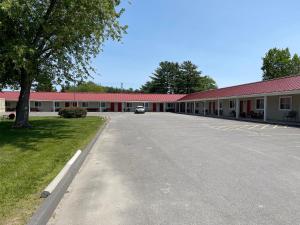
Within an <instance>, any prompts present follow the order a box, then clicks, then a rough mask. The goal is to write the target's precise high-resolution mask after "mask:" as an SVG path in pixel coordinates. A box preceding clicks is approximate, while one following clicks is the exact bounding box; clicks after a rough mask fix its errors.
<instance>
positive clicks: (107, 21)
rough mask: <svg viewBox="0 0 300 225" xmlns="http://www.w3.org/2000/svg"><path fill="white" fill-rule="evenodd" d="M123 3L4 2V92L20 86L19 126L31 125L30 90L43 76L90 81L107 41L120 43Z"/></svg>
mask: <svg viewBox="0 0 300 225" xmlns="http://www.w3.org/2000/svg"><path fill="white" fill-rule="evenodd" d="M119 4H120V0H43V1H40V0H13V1H12V0H2V1H0V84H1V87H0V88H5V87H8V86H10V87H12V88H20V97H19V101H18V104H17V109H16V113H17V116H16V121H15V127H27V126H29V124H28V116H29V107H28V105H29V96H30V89H31V87H32V84H33V83H34V82H37V81H38V80H41V79H43V78H46V79H49V80H55V81H57V83H61V82H64V81H66V80H69V81H70V80H76V79H85V78H87V77H88V76H90V71H93V68H92V67H91V66H90V59H91V57H95V56H96V55H97V54H98V53H99V52H100V51H101V46H102V44H103V42H104V41H105V40H107V39H110V38H111V39H113V40H117V41H119V40H120V39H121V37H122V35H123V34H124V32H125V30H126V27H125V26H122V25H120V23H119V17H120V16H121V14H122V12H123V9H120V10H117V9H116V7H118V5H119Z"/></svg>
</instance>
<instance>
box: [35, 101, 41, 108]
mask: <svg viewBox="0 0 300 225" xmlns="http://www.w3.org/2000/svg"><path fill="white" fill-rule="evenodd" d="M34 107H35V108H40V107H42V103H41V102H34Z"/></svg>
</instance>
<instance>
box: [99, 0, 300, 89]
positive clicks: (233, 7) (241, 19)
mask: <svg viewBox="0 0 300 225" xmlns="http://www.w3.org/2000/svg"><path fill="white" fill-rule="evenodd" d="M122 5H123V7H124V8H125V9H126V12H125V13H124V15H123V17H122V19H121V21H122V23H123V24H127V25H128V26H129V28H128V34H126V35H125V36H124V38H123V40H122V43H116V42H112V41H108V42H106V43H105V46H104V49H103V50H104V51H103V52H102V53H101V54H100V55H99V56H98V57H97V58H96V59H95V60H94V63H93V64H94V66H95V68H96V69H97V72H98V75H95V77H94V81H95V82H96V83H101V84H103V85H109V86H116V87H120V85H121V83H123V84H124V87H125V88H129V87H132V88H139V87H140V86H141V85H142V84H143V83H145V82H146V81H147V80H148V79H149V75H151V73H152V72H153V71H154V70H155V69H156V68H157V66H158V64H159V62H160V61H163V60H168V61H177V62H182V61H184V60H191V61H192V62H193V63H195V64H196V65H198V67H199V69H200V70H201V71H202V72H203V74H205V75H210V76H211V77H212V78H214V79H215V80H216V82H217V84H218V86H219V87H225V86H231V85H235V84H241V83H247V82H253V81H258V80H261V74H262V72H261V70H260V68H261V64H262V59H261V58H262V57H263V56H264V54H265V53H266V52H267V51H268V49H270V48H273V47H278V48H285V47H289V48H290V51H291V53H299V54H300V13H299V9H300V1H299V0H285V1H282V0H281V1H279V0H260V1H259V0H251V1H242V0H226V1H224V0H205V1H204V0H131V4H128V1H127V0H126V1H123V4H122Z"/></svg>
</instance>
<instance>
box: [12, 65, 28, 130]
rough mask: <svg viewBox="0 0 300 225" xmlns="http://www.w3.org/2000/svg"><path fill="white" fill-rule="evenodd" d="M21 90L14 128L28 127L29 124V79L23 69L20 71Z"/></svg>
mask: <svg viewBox="0 0 300 225" xmlns="http://www.w3.org/2000/svg"><path fill="white" fill-rule="evenodd" d="M20 86H21V91H20V96H19V101H18V104H17V108H16V114H17V115H16V121H15V124H14V127H15V128H28V127H31V126H30V124H29V97H30V88H31V81H30V77H29V75H28V73H27V72H26V71H25V70H22V71H21V82H20Z"/></svg>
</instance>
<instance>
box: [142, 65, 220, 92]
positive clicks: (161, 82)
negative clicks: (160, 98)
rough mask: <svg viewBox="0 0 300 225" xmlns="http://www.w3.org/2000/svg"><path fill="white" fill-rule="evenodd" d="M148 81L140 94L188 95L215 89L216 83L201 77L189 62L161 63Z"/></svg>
mask: <svg viewBox="0 0 300 225" xmlns="http://www.w3.org/2000/svg"><path fill="white" fill-rule="evenodd" d="M150 79H151V80H150V81H148V82H147V83H146V84H145V85H143V86H142V87H141V91H142V92H146V93H164V94H166V93H175V94H189V93H193V92H196V91H203V90H208V89H214V88H217V85H216V82H215V81H214V80H213V79H212V78H210V77H209V76H201V71H200V70H198V67H197V66H196V65H195V64H193V63H192V62H191V61H184V62H183V63H181V64H179V63H176V62H168V61H164V62H161V63H160V64H159V67H158V68H157V69H156V70H155V72H154V73H153V75H152V76H150Z"/></svg>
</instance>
